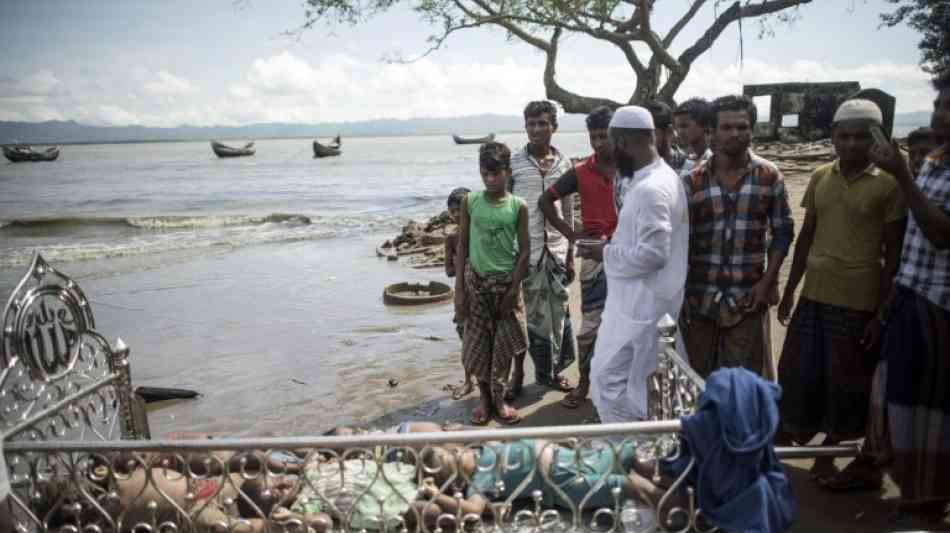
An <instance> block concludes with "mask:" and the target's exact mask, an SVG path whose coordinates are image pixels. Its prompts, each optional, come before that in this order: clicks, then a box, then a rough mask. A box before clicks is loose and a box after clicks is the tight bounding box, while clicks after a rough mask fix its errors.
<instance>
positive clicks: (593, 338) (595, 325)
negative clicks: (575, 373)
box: [577, 259, 607, 377]
mask: <svg viewBox="0 0 950 533" xmlns="http://www.w3.org/2000/svg"><path fill="white" fill-rule="evenodd" d="M606 301H607V275H606V274H604V264H603V263H599V262H597V261H594V260H593V259H584V260H583V262H582V263H581V315H582V316H581V331H580V333H578V334H577V352H578V359H577V366H578V369H579V370H580V373H581V376H582V377H588V376H590V360H591V358H592V357H593V356H594V344H595V343H596V342H597V330H598V329H599V328H600V318H601V315H602V314H603V313H604V302H606Z"/></svg>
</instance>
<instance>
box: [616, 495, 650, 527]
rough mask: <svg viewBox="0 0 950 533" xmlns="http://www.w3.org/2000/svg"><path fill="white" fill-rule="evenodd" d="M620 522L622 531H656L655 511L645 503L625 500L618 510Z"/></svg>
mask: <svg viewBox="0 0 950 533" xmlns="http://www.w3.org/2000/svg"><path fill="white" fill-rule="evenodd" d="M620 524H621V525H622V526H623V531H624V533H653V532H654V531H656V513H654V512H653V509H651V508H649V507H647V506H645V505H639V504H637V503H636V502H634V501H633V500H627V501H626V502H624V504H623V509H621V510H620Z"/></svg>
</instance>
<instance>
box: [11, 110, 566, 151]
mask: <svg viewBox="0 0 950 533" xmlns="http://www.w3.org/2000/svg"><path fill="white" fill-rule="evenodd" d="M560 122H561V123H560V128H561V130H562V131H577V130H583V129H584V116H583V115H566V116H564V117H561V121H560ZM523 128H524V120H523V119H522V118H521V117H519V116H515V115H511V116H508V115H491V114H485V115H472V116H467V117H456V118H414V119H406V120H399V119H380V120H364V121H358V122H325V123H320V124H283V123H269V124H248V125H246V126H189V125H182V126H178V127H174V128H153V127H148V126H87V125H84V124H79V123H77V122H75V121H72V120H68V121H58V120H51V121H47V122H2V121H0V144H7V143H13V142H20V143H26V144H70V143H77V144H78V143H121V142H154V141H206V140H211V139H217V140H228V139H247V140H253V139H280V138H301V137H305V138H309V137H326V138H329V137H333V136H335V135H337V134H340V135H342V136H343V137H386V136H403V135H440V134H445V135H448V134H451V133H458V134H459V135H463V136H467V135H473V136H483V135H487V134H489V133H492V132H494V133H505V132H516V131H523Z"/></svg>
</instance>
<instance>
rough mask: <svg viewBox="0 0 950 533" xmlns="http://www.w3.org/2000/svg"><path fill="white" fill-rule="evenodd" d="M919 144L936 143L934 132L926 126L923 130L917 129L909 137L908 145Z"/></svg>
mask: <svg viewBox="0 0 950 533" xmlns="http://www.w3.org/2000/svg"><path fill="white" fill-rule="evenodd" d="M917 142H929V143H934V142H936V140H935V139H934V130H932V129H930V128H928V127H926V126H924V127H922V128H917V129H916V130H914V131H912V132H910V133H909V134H908V135H907V144H914V143H917Z"/></svg>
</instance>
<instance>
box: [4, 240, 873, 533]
mask: <svg viewBox="0 0 950 533" xmlns="http://www.w3.org/2000/svg"><path fill="white" fill-rule="evenodd" d="M93 327H94V322H93V318H92V313H91V310H90V308H89V304H88V300H87V299H86V297H85V295H84V294H83V293H82V291H81V290H80V289H79V287H78V286H77V285H76V284H75V283H74V282H73V281H72V280H70V279H69V278H67V277H65V276H63V275H62V274H60V273H59V272H57V271H55V270H54V269H52V268H51V267H49V265H47V264H46V263H45V262H44V261H43V260H42V258H40V257H39V256H37V257H36V258H35V259H34V262H33V265H31V267H30V270H29V272H28V274H27V276H25V277H24V280H23V281H22V282H21V283H20V284H19V285H18V286H17V288H16V290H15V291H14V293H13V295H12V296H11V297H10V300H9V302H8V303H7V307H6V309H5V310H4V314H3V331H2V335H3V337H2V340H3V342H2V345H0V348H2V351H0V362H2V364H3V367H2V369H0V372H2V373H0V400H2V402H0V432H2V437H3V438H2V441H0V442H2V445H3V454H2V455H0V458H4V459H5V460H6V463H7V464H6V465H5V466H4V465H3V464H2V461H0V531H8V530H12V531H18V532H32V531H57V532H66V533H99V532H109V531H115V532H119V531H136V532H179V531H287V532H307V531H317V532H321V531H324V530H328V529H333V530H339V531H344V532H351V531H360V532H362V531H366V530H379V531H399V532H400V533H401V532H407V533H408V532H410V531H411V532H424V533H442V532H443V531H448V530H458V529H459V528H462V529H466V530H482V531H487V530H492V531H499V530H506V531H512V530H517V531H519V532H520V531H525V530H530V531H538V532H542V531H543V532H560V531H581V530H584V531H591V532H595V533H610V532H614V531H621V530H623V531H625V532H627V533H630V532H639V531H653V530H654V529H650V527H651V524H652V527H654V528H655V529H656V530H660V531H680V532H685V531H691V530H698V531H714V530H715V527H713V526H712V525H711V524H709V523H707V522H706V521H705V520H704V519H703V514H702V511H701V510H700V509H698V508H697V507H696V502H695V499H694V497H693V493H692V489H691V488H690V487H688V486H687V483H686V479H687V477H688V476H689V475H690V473H691V471H692V469H693V468H694V465H693V464H692V463H689V464H688V465H687V466H686V468H685V469H683V470H682V471H680V472H673V471H671V470H669V469H668V465H669V464H670V462H671V461H672V460H674V459H676V458H677V456H678V454H679V440H678V438H677V433H678V431H679V429H680V422H679V420H678V418H679V417H680V416H684V415H687V414H689V413H690V412H691V411H692V409H693V408H694V406H695V402H696V399H697V398H698V396H699V393H700V392H701V391H702V387H703V383H702V380H701V379H700V378H699V377H698V376H697V375H696V374H695V373H694V372H692V370H691V369H690V368H689V366H688V365H687V364H686V363H685V362H684V361H683V359H682V358H681V357H680V356H679V355H678V354H677V353H676V350H675V341H674V340H673V339H674V336H675V327H674V323H673V322H672V320H664V321H661V323H660V324H659V329H660V343H659V353H658V361H657V371H656V372H655V373H654V374H653V375H651V376H650V378H649V380H648V383H647V388H648V398H649V399H650V402H649V413H650V417H651V418H652V419H653V420H651V421H646V422H638V423H630V424H612V425H608V424H599V425H584V426H560V427H548V428H521V429H506V430H478V431H431V428H430V427H424V428H423V429H426V430H427V431H426V432H424V433H412V432H408V433H399V432H396V428H394V430H393V432H368V433H367V432H362V433H359V432H358V434H349V435H348V436H334V437H330V436H323V437H308V438H259V439H220V440H219V439H214V440H194V441H154V440H129V439H136V438H139V437H145V438H147V437H148V428H147V424H146V423H144V417H142V416H136V410H135V408H134V406H135V402H134V401H133V395H132V393H131V388H130V384H129V378H128V376H129V371H128V349H127V348H125V347H124V346H122V344H121V341H120V342H119V343H118V346H117V347H112V346H111V345H110V344H109V343H108V342H106V341H105V340H104V339H103V338H102V337H101V336H100V335H98V334H97V333H95V332H94V331H93V329H92V328H93ZM402 429H409V430H412V425H411V424H410V425H409V426H406V427H404V428H402ZM340 433H347V432H345V431H343V432H340ZM607 437H611V438H609V439H608V438H607ZM120 439H125V440H120ZM856 451H857V450H856V449H854V448H850V447H836V448H822V449H814V448H794V449H780V450H779V451H778V453H779V455H780V456H785V457H792V456H796V457H815V456H817V455H854V454H855V453H856ZM4 475H5V476H6V479H4V477H3V476H4ZM5 488H6V490H7V491H8V495H7V496H6V498H5V499H4V498H3V496H4V489H5ZM5 521H6V523H5Z"/></svg>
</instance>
